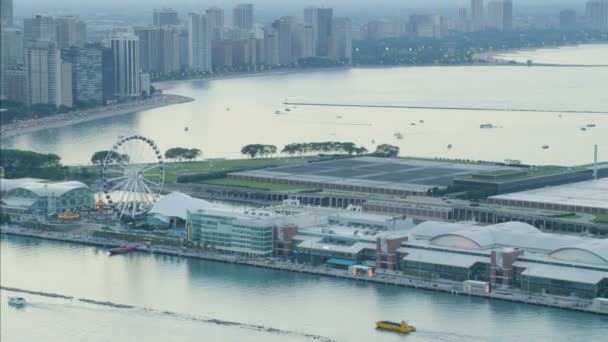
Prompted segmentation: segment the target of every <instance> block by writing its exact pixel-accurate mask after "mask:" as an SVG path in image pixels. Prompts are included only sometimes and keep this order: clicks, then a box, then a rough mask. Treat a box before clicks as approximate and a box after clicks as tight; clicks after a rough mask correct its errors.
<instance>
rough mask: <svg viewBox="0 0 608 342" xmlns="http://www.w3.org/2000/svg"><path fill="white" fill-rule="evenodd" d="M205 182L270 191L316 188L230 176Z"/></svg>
mask: <svg viewBox="0 0 608 342" xmlns="http://www.w3.org/2000/svg"><path fill="white" fill-rule="evenodd" d="M205 183H207V184H214V185H225V186H235V187H241V188H251V189H262V190H270V191H309V190H316V189H313V188H308V187H305V186H302V185H288V184H274V183H263V182H254V181H246V180H240V179H230V178H220V179H211V180H208V181H205Z"/></svg>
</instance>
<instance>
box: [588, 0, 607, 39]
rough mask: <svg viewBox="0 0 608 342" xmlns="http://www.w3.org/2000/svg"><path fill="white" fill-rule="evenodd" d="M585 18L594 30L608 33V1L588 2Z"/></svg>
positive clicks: (594, 0) (595, 0) (592, 0)
mask: <svg viewBox="0 0 608 342" xmlns="http://www.w3.org/2000/svg"><path fill="white" fill-rule="evenodd" d="M585 16H586V17H587V21H588V22H589V27H590V28H591V29H592V30H596V31H603V32H608V0H590V1H587V4H586V8H585Z"/></svg>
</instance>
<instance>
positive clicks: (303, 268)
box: [0, 227, 608, 315]
mask: <svg viewBox="0 0 608 342" xmlns="http://www.w3.org/2000/svg"><path fill="white" fill-rule="evenodd" d="M0 234H7V235H14V236H23V237H30V238H37V239H45V240H52V241H59V242H65V243H77V244H81V245H88V246H96V247H102V248H108V247H110V246H120V245H122V244H125V243H127V242H126V241H118V240H107V239H99V238H94V237H84V236H81V235H76V234H70V233H60V232H48V231H47V232H43V231H41V232H36V231H32V230H31V229H27V228H19V227H2V228H1V229H0ZM136 251H137V252H139V253H149V254H162V255H168V256H175V257H182V258H190V259H199V260H207V261H214V262H224V263H232V264H240V265H245V266H253V267H259V268H266V269H274V270H281V271H289V272H298V273H307V274H311V275H317V276H324V277H333V278H339V279H349V280H353V281H359V282H367V283H376V284H384V285H393V286H401V287H410V288H420V289H424V290H428V291H435V292H443V293H446V294H453V295H466V296H474V297H480V298H487V299H493V300H503V301H509V302H516V303H522V304H531V305H540V306H547V307H553V308H559V309H567V310H573V311H580V312H587V313H591V314H599V315H608V310H603V309H598V308H595V307H594V306H593V305H592V301H591V300H588V299H583V298H573V297H562V296H554V295H546V294H545V295H542V296H539V295H535V296H532V295H529V294H524V293H522V292H520V291H514V290H509V289H501V288H497V289H494V292H491V293H480V292H466V291H464V290H463V285H462V282H457V281H451V280H445V279H438V280H434V281H428V280H422V279H420V278H415V277H410V276H407V275H404V274H402V273H397V271H389V270H377V272H376V275H375V276H374V277H373V278H369V277H366V276H353V275H351V274H350V273H349V272H348V271H347V270H339V269H333V268H327V267H322V266H310V265H303V264H294V263H290V262H285V261H273V260H271V259H269V258H247V257H243V256H235V255H228V254H220V253H216V252H210V251H203V250H195V249H187V250H182V249H180V248H176V247H169V246H163V245H156V246H153V247H150V248H146V247H137V249H136Z"/></svg>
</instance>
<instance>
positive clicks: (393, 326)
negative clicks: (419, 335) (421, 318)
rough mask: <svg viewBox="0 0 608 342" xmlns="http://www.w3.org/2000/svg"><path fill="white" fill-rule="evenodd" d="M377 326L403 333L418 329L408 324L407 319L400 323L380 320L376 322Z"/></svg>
mask: <svg viewBox="0 0 608 342" xmlns="http://www.w3.org/2000/svg"><path fill="white" fill-rule="evenodd" d="M376 328H378V329H382V330H388V331H394V332H398V333H401V334H407V333H410V332H412V331H416V327H415V326H413V325H409V324H407V323H406V322H405V321H401V322H400V323H396V322H391V321H378V322H376Z"/></svg>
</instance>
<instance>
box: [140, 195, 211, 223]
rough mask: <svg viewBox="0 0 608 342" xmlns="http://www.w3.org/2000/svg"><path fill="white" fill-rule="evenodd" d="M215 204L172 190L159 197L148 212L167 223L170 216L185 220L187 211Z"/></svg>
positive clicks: (206, 207)
mask: <svg viewBox="0 0 608 342" xmlns="http://www.w3.org/2000/svg"><path fill="white" fill-rule="evenodd" d="M216 206H217V205H216V204H213V203H211V202H208V201H205V200H202V199H198V198H193V197H190V196H188V195H186V194H183V193H181V192H172V193H170V194H168V195H166V196H163V197H161V198H160V199H159V200H158V201H157V202H156V203H155V204H154V206H153V207H152V209H150V211H149V212H148V214H149V215H151V216H153V217H154V218H155V219H157V220H159V221H162V222H167V223H168V222H170V220H171V219H172V218H179V219H182V220H184V221H185V220H186V216H187V212H188V211H197V210H200V209H208V208H210V207H216Z"/></svg>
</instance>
